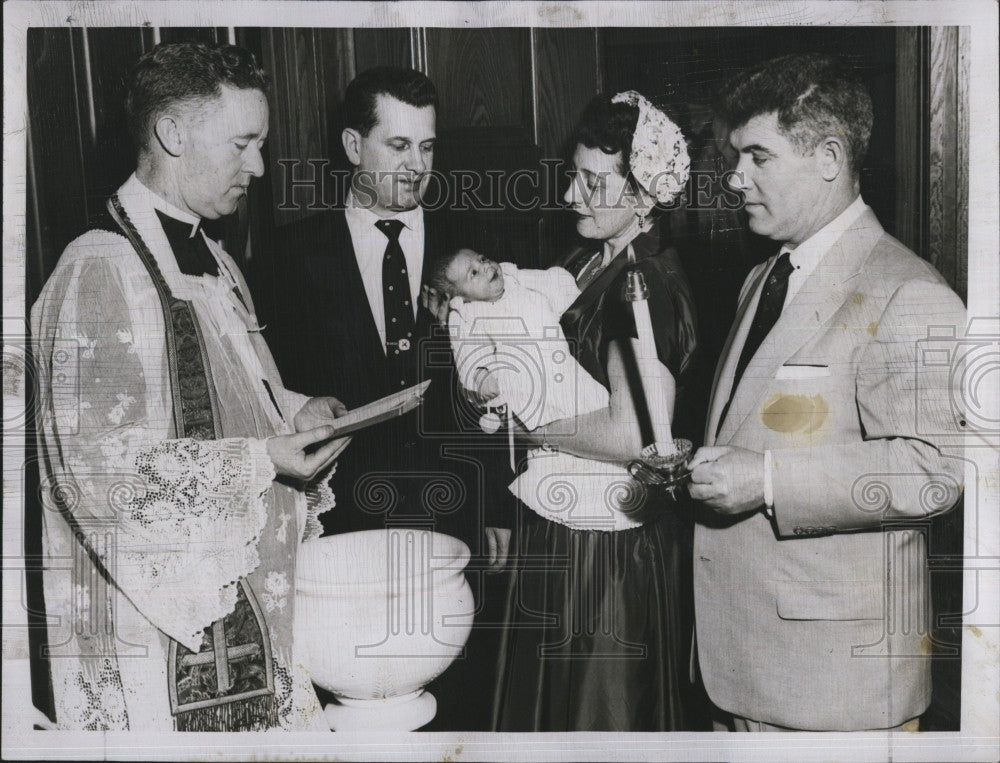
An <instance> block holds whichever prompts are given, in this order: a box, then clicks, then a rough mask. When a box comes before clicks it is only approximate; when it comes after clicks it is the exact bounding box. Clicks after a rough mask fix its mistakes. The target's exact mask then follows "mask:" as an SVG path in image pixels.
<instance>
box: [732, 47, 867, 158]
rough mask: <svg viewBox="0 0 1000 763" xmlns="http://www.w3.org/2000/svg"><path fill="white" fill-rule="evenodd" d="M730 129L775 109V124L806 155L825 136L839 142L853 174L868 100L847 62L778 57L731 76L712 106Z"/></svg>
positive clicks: (862, 148) (863, 148)
mask: <svg viewBox="0 0 1000 763" xmlns="http://www.w3.org/2000/svg"><path fill="white" fill-rule="evenodd" d="M714 110H715V111H716V113H717V115H718V116H719V117H721V118H722V119H723V120H724V121H725V122H726V124H728V125H729V127H730V129H734V130H735V129H736V128H738V127H742V126H743V125H745V124H746V123H747V122H749V121H750V120H751V119H753V118H754V117H756V116H760V115H761V114H771V113H777V115H778V127H779V128H780V130H781V131H782V133H783V134H784V135H785V137H787V138H788V139H789V140H790V141H792V142H793V143H794V144H795V145H796V147H797V148H798V149H799V151H800V152H801V153H802V154H804V155H807V154H809V153H811V152H812V151H813V150H814V149H815V148H816V146H817V145H819V142H820V141H821V140H822V139H823V138H824V137H827V136H836V137H838V138H840V139H842V140H843V141H844V143H845V144H846V147H847V151H848V155H849V158H850V168H851V171H852V172H853V174H854V175H855V176H857V175H858V173H859V172H860V170H861V165H862V163H863V162H864V158H865V153H866V152H867V151H868V141H869V139H870V138H871V134H872V99H871V96H870V95H869V94H868V91H867V90H866V89H865V86H864V85H863V84H862V83H861V81H860V80H859V79H858V77H857V75H856V74H855V73H854V72H853V71H852V70H851V69H850V68H849V67H848V66H847V64H846V62H845V61H844V60H843V59H841V58H839V57H837V56H831V55H826V54H820V53H805V54H793V55H788V56H781V57H780V58H775V59H772V60H770V61H765V62H763V63H761V64H758V65H757V66H754V67H752V68H750V69H747V70H746V71H743V72H740V73H739V74H737V75H735V76H734V77H733V78H731V79H730V80H729V81H728V82H727V83H726V84H725V85H724V87H723V88H722V90H721V91H720V94H719V96H718V97H717V99H716V102H715V109H714Z"/></svg>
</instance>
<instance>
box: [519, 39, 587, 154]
mask: <svg viewBox="0 0 1000 763" xmlns="http://www.w3.org/2000/svg"><path fill="white" fill-rule="evenodd" d="M532 32H533V34H532V42H533V46H532V55H533V57H534V77H535V87H534V91H535V93H534V96H535V118H536V125H535V141H536V142H537V143H538V146H539V148H541V150H542V155H543V156H545V157H551V158H561V157H563V155H564V149H565V148H566V146H565V143H566V138H567V136H568V135H569V133H570V130H572V129H573V126H574V125H575V124H576V121H577V119H578V118H579V117H580V114H581V113H582V112H583V108H584V107H585V106H586V105H587V103H588V102H589V101H590V99H591V98H593V97H594V95H595V94H596V93H597V47H596V42H595V39H596V36H597V33H596V30H594V29H558V28H552V29H534V30H532Z"/></svg>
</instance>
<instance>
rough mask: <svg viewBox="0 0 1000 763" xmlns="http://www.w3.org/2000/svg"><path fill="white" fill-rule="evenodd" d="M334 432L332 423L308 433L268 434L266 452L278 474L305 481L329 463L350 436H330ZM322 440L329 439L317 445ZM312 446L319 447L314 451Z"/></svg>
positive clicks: (344, 445)
mask: <svg viewBox="0 0 1000 763" xmlns="http://www.w3.org/2000/svg"><path fill="white" fill-rule="evenodd" d="M336 433H337V430H336V429H334V428H333V427H332V426H322V427H316V428H315V429H311V430H309V431H308V432H296V433H295V434H286V435H276V436H274V437H269V438H268V439H267V455H268V456H269V457H270V458H271V463H272V464H274V470H275V471H276V472H277V473H278V474H279V475H281V476H282V477H291V478H292V479H293V480H299V481H302V482H309V481H310V480H312V479H313V478H314V477H315V476H316V475H317V474H319V473H320V472H322V471H323V470H324V469H326V468H327V467H328V466H329V465H330V464H332V463H333V462H334V460H335V459H336V458H337V456H339V455H340V452H341V451H342V450H343V449H344V448H345V447H347V443H348V442H350V440H351V438H350V437H339V438H337V439H331V438H332V437H333V436H334V435H335V434H336ZM325 440H329V442H326V443H325V444H323V445H319V444H320V443H323V442H324V441H325ZM316 445H319V447H318V448H315V450H314V449H313V446H316Z"/></svg>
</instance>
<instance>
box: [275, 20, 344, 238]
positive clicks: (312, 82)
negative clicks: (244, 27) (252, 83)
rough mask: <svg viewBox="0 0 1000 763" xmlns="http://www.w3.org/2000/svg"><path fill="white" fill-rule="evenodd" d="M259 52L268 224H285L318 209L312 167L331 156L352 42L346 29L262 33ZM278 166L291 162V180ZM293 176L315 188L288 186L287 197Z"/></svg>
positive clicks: (320, 196)
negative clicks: (266, 96) (266, 116)
mask: <svg viewBox="0 0 1000 763" xmlns="http://www.w3.org/2000/svg"><path fill="white" fill-rule="evenodd" d="M262 48H263V51H262V53H263V59H264V60H263V63H264V67H265V68H266V69H267V70H268V72H270V74H271V77H272V81H273V87H272V89H271V95H270V105H271V133H270V135H271V138H270V143H271V146H270V152H269V165H270V166H269V167H268V171H269V172H270V173H271V181H270V185H271V191H272V194H273V197H274V200H275V208H274V221H275V224H276V225H285V224H287V223H290V222H293V221H294V220H299V219H302V218H304V217H308V216H310V215H312V214H315V213H316V212H317V211H319V210H321V209H322V208H323V206H324V203H325V201H324V198H325V197H324V191H323V189H324V184H323V183H322V179H321V178H319V177H317V176H316V175H315V171H316V170H315V169H314V168H316V167H319V168H320V170H319V171H322V166H321V164H322V162H324V161H325V160H328V159H329V158H330V157H331V155H335V154H336V153H337V149H336V146H337V145H338V144H339V140H340V138H339V127H337V126H336V123H338V122H339V117H338V116H337V114H338V113H339V105H340V101H341V99H342V97H343V90H344V88H345V87H346V85H347V82H349V81H350V79H351V78H352V77H353V76H354V41H353V35H352V33H351V30H349V29H278V30H265V31H264V32H263V40H262ZM335 133H336V134H335ZM282 161H294V162H295V165H294V176H293V175H290V174H289V173H291V172H292V171H293V166H288V167H287V168H286V167H285V166H283V165H282V164H281V163H280V162H282ZM310 161H313V162H314V164H310V163H309V162H310ZM316 163H319V164H316ZM293 177H294V178H295V179H296V180H302V179H309V178H315V179H316V183H315V185H313V187H311V188H310V187H304V186H294V187H291V193H288V189H289V187H290V182H291V179H292V178H293ZM286 197H287V198H286Z"/></svg>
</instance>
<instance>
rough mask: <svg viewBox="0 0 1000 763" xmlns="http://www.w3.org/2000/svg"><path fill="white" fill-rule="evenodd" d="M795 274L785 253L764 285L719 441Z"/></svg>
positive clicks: (783, 303) (741, 356)
mask: <svg viewBox="0 0 1000 763" xmlns="http://www.w3.org/2000/svg"><path fill="white" fill-rule="evenodd" d="M793 270H795V266H794V265H792V260H791V257H790V255H789V253H788V252H782V253H781V255H780V256H779V257H778V261H777V262H775V263H774V267H773V268H771V274H770V275H769V276H768V277H767V282H766V283H765V284H764V291H763V292H762V293H761V295H760V302H759V303H758V304H757V312H756V314H755V315H754V317H753V323H751V324H750V331H749V333H747V340H746V341H745V342H744V343H743V351H742V352H740V360H739V362H738V363H737V364H736V373H735V374H734V375H733V386H732V388H731V389H730V390H729V400H727V401H726V407H725V408H723V409H722V415H721V416H719V423H718V425H717V426H716V428H715V436H716V437H718V436H719V432H720V431H721V430H722V422H723V421H725V420H726V414H727V413H729V406H730V404H731V403H732V402H733V397H735V396H736V388H737V387H738V386H739V383H740V379H742V378H743V372H744V371H746V369H747V366H748V365H750V361H751V360H753V356H754V355H756V354H757V350H759V349H760V345H761V343H762V342H763V341H764V337H766V336H767V335H768V334H769V333H770V332H771V329H772V328H774V324H775V323H777V322H778V317H779V316H780V315H781V309H782V307H784V305H785V295H786V294H787V293H788V276H789V275H790V274H791V272H792V271H793Z"/></svg>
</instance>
